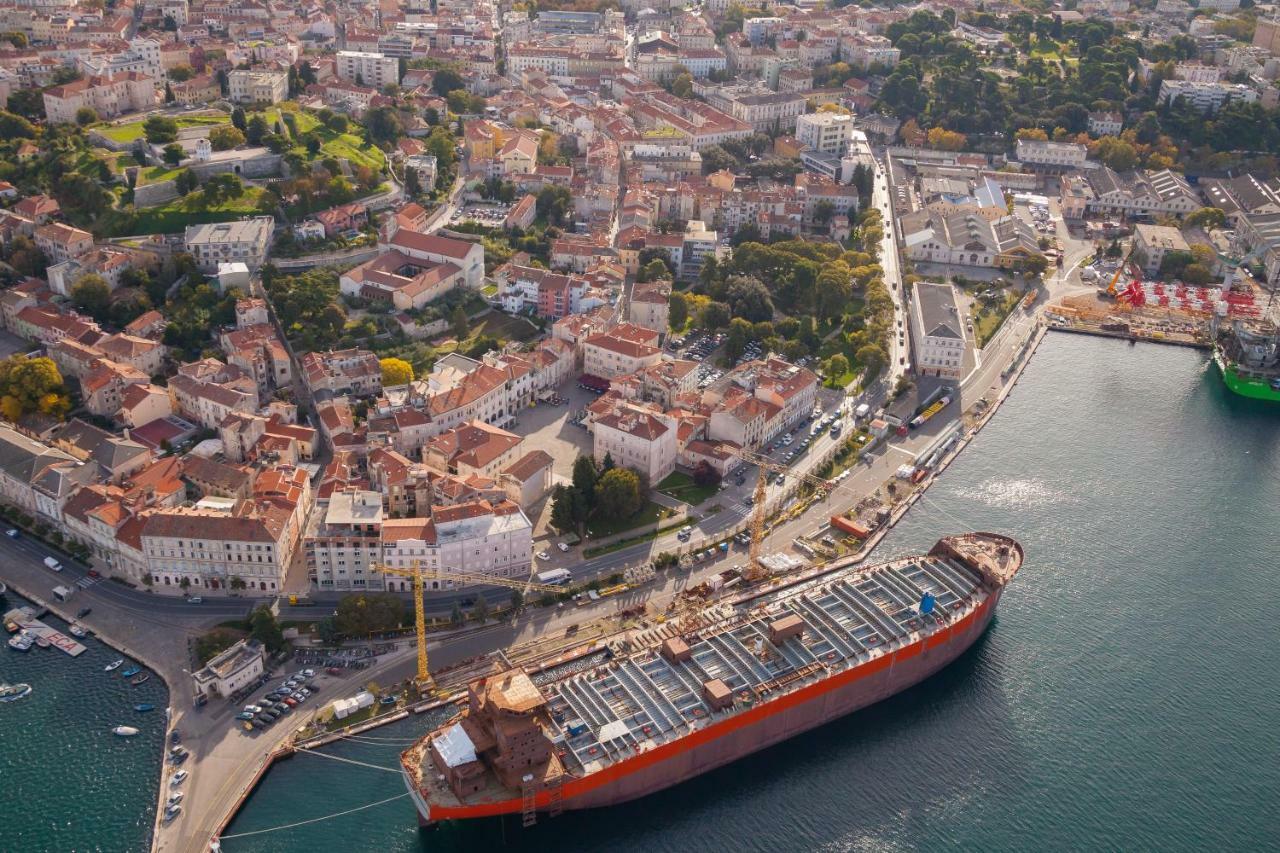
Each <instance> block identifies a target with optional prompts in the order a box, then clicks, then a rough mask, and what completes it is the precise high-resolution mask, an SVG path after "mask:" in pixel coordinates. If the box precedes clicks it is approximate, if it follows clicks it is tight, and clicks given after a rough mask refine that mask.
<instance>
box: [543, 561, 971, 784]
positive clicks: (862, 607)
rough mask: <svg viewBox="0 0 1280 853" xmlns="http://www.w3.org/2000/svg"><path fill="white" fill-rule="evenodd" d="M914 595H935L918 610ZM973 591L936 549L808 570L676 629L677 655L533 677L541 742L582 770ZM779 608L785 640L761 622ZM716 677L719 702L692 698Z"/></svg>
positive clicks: (872, 646) (892, 635)
mask: <svg viewBox="0 0 1280 853" xmlns="http://www.w3.org/2000/svg"><path fill="white" fill-rule="evenodd" d="M926 593H928V594H930V595H932V596H933V597H934V599H935V601H936V605H935V608H934V611H933V613H932V614H929V615H922V614H921V613H920V604H921V599H922V598H923V597H924V595H925V594H926ZM984 598H985V590H984V588H983V586H982V581H981V578H980V577H979V575H978V574H977V573H976V572H975V571H973V570H972V569H970V568H968V567H966V566H964V565H962V564H959V563H957V562H955V561H952V560H949V559H944V558H939V557H913V558H911V559H908V560H903V561H899V562H896V563H889V564H885V565H881V566H877V567H875V568H874V569H870V570H864V571H861V572H859V571H857V570H849V571H847V572H841V573H838V574H835V575H830V576H826V577H822V578H818V579H815V580H814V581H811V582H808V583H806V584H803V585H801V586H798V587H792V588H790V589H787V590H785V591H781V592H779V593H776V594H773V595H768V596H765V597H763V598H761V599H758V600H757V602H756V604H755V606H753V607H752V608H751V610H750V611H747V612H741V613H736V614H734V615H733V616H731V617H729V618H728V619H727V620H724V621H721V622H713V623H711V624H709V625H706V626H701V627H696V628H694V629H693V630H691V631H689V632H687V633H685V634H683V635H681V639H682V640H684V641H685V642H686V643H687V645H688V647H689V651H690V655H689V657H688V659H687V660H684V661H678V662H673V661H671V660H668V659H667V657H664V656H663V655H662V654H660V653H659V650H658V647H657V646H650V647H647V648H642V649H641V650H639V651H637V652H635V653H633V654H630V655H628V656H626V657H623V658H620V659H618V660H615V661H613V662H610V663H608V664H605V665H602V666H600V667H597V668H596V669H594V670H589V671H586V672H583V673H578V674H575V675H571V676H569V677H566V678H564V679H562V680H560V681H556V682H552V683H551V684H548V685H545V686H544V687H543V688H542V689H543V693H544V695H546V696H547V699H548V704H549V709H550V711H551V715H552V718H553V719H554V720H555V721H556V722H557V723H558V724H559V734H558V735H555V736H553V741H555V742H556V743H557V746H558V748H560V750H561V756H562V761H563V762H564V764H565V766H566V768H567V769H569V770H570V771H571V772H574V773H575V774H576V775H587V774H590V773H594V772H597V771H599V770H601V769H603V768H605V767H607V766H609V765H610V764H612V763H614V762H617V761H620V760H624V759H626V758H628V757H630V756H631V755H633V754H634V753H636V752H638V751H641V750H644V749H649V748H652V747H653V746H656V745H661V744H662V743H665V742H667V741H670V740H673V739H676V738H680V737H684V736H685V735H687V734H689V733H690V732H691V731H694V730H696V729H697V728H699V727H701V726H703V725H708V724H710V723H711V722H713V721H715V720H717V719H719V718H722V717H724V716H727V715H732V714H734V713H740V712H742V711H743V710H745V709H747V708H750V707H751V706H752V705H754V704H756V703H757V702H760V701H765V700H768V699H771V698H773V697H774V696H775V695H777V694H780V693H785V692H790V691H791V690H794V689H797V688H799V687H801V686H803V685H804V684H807V683H809V682H811V681H813V680H815V679H820V678H827V677H829V676H830V675H831V674H833V673H835V672H838V671H841V670H844V669H847V668H850V667H855V666H859V665H861V664H863V663H865V662H867V661H869V660H871V659H873V658H875V657H878V656H881V655H885V654H891V653H892V652H893V650H895V649H896V648H898V647H900V646H902V645H906V644H908V643H911V642H915V641H916V640H918V639H920V637H921V636H922V635H925V634H929V633H932V632H933V631H935V630H937V629H938V627H940V626H942V625H945V624H947V623H948V622H950V621H951V620H953V619H956V618H959V617H961V616H963V615H964V614H965V613H966V612H967V611H968V610H969V609H971V608H973V607H975V606H977V605H978V604H979V603H981V600H982V599H984ZM789 616H797V617H799V619H800V620H801V622H802V623H803V632H802V633H801V635H800V636H799V637H797V638H796V639H795V640H794V641H793V640H788V641H787V642H783V643H779V644H774V643H772V642H771V641H770V625H771V624H772V623H774V622H776V621H777V620H779V619H782V618H784V617H789ZM717 679H718V680H719V681H721V682H723V683H724V684H725V685H726V686H727V687H728V688H729V690H730V691H731V693H732V695H733V700H734V701H733V705H732V707H730V708H728V709H725V710H716V709H715V708H713V707H712V705H711V704H709V702H708V701H707V699H706V698H705V697H704V693H703V685H704V684H706V683H707V682H708V681H713V680H717Z"/></svg>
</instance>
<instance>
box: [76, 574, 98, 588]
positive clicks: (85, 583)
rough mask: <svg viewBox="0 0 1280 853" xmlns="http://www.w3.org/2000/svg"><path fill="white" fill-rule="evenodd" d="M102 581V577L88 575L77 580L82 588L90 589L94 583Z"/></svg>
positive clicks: (77, 584)
mask: <svg viewBox="0 0 1280 853" xmlns="http://www.w3.org/2000/svg"><path fill="white" fill-rule="evenodd" d="M101 582H102V578H91V577H88V576H86V577H83V578H80V580H78V581H76V586H78V587H80V588H81V589H88V588H89V587H91V586H93V585H94V584H97V583H101Z"/></svg>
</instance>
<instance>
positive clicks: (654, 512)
mask: <svg viewBox="0 0 1280 853" xmlns="http://www.w3.org/2000/svg"><path fill="white" fill-rule="evenodd" d="M672 515H675V510H672V509H668V508H667V507H665V506H662V505H661V504H656V503H654V502H653V501H648V502H647V503H646V504H645V505H644V506H643V507H642V508H641V509H640V511H639V512H637V513H636V514H635V515H633V516H631V517H630V518H611V519H599V520H596V521H592V522H590V523H588V524H587V538H588V539H603V538H604V537H606V536H613V535H614V534H615V533H621V532H623V531H624V530H633V529H635V528H637V527H643V526H644V525H646V524H656V523H658V522H659V521H662V520H663V519H664V518H669V517H671V516H672Z"/></svg>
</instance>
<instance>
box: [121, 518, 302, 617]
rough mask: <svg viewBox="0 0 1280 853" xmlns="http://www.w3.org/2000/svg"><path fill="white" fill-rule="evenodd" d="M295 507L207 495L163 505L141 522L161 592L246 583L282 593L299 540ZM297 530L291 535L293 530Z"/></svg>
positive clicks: (222, 589)
mask: <svg viewBox="0 0 1280 853" xmlns="http://www.w3.org/2000/svg"><path fill="white" fill-rule="evenodd" d="M291 515H292V511H291V510H289V509H287V508H284V507H280V506H276V505H274V504H271V503H266V502H260V503H257V504H255V503H254V502H253V501H248V500H240V501H235V500H232V499H213V500H209V499H206V500H205V501H201V503H200V505H197V506H196V507H179V508H177V509H167V510H161V511H158V512H155V513H152V514H151V515H149V516H147V517H146V520H145V521H144V522H143V525H142V535H141V542H142V551H143V553H144V554H145V556H146V560H147V569H148V572H149V574H150V575H151V581H152V582H151V586H150V589H152V590H154V591H156V592H162V593H164V592H167V593H173V594H176V593H179V592H189V593H191V594H205V595H207V594H209V593H211V592H212V593H226V592H230V591H231V589H232V587H233V581H234V582H235V584H234V586H235V587H236V588H239V587H240V583H241V582H243V583H244V584H245V587H246V588H247V589H252V590H254V591H255V592H268V593H272V592H279V591H280V590H281V589H282V588H283V587H284V579H285V575H286V574H287V573H288V570H289V562H290V560H291V559H292V558H293V551H294V547H295V546H296V544H297V539H296V532H297V531H296V529H295V528H294V527H293V526H292V525H291V524H290V520H291V519H290V517H291ZM291 533H292V534H294V535H292V536H291V535H290V534H291Z"/></svg>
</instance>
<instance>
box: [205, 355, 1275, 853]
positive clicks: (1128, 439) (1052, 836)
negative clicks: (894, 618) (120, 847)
mask: <svg viewBox="0 0 1280 853" xmlns="http://www.w3.org/2000/svg"><path fill="white" fill-rule="evenodd" d="M1278 427H1280V411H1277V410H1275V409H1268V408H1266V407H1264V406H1262V405H1259V404H1255V403H1252V402H1250V401H1247V400H1244V399H1242V398H1239V397H1234V396H1232V395H1230V394H1229V393H1227V392H1226V391H1225V389H1224V388H1223V387H1222V384H1221V381H1220V380H1219V378H1218V377H1217V376H1216V375H1215V374H1213V373H1212V371H1211V369H1210V368H1208V367H1207V362H1206V359H1205V358H1204V356H1203V354H1201V353H1198V352H1195V351H1191V350H1185V349H1177V348H1173V347H1162V346H1156V345H1139V346H1130V345H1128V344H1126V343H1124V342H1119V341H1111V340H1101V339H1092V338H1083V337H1075V336H1066V335H1051V336H1050V337H1049V338H1048V339H1047V340H1046V341H1045V342H1044V343H1043V344H1042V345H1041V348H1040V350H1039V351H1038V352H1037V354H1036V356H1035V357H1034V359H1033V360H1032V362H1031V364H1030V365H1029V367H1028V369H1027V372H1026V374H1024V376H1023V379H1022V381H1021V382H1020V383H1019V385H1018V386H1017V387H1016V389H1015V390H1014V392H1013V395H1012V396H1011V397H1010V399H1009V400H1008V402H1007V403H1006V404H1005V406H1004V407H1002V409H1001V410H1000V412H999V413H998V414H997V415H996V417H995V418H994V419H993V420H992V422H991V423H990V424H989V425H988V426H987V428H986V429H984V430H983V432H982V433H981V434H980V435H979V436H978V437H977V439H976V440H975V441H974V442H973V444H972V445H970V447H969V448H968V449H966V450H965V452H964V453H963V454H961V456H960V457H959V459H957V460H956V462H955V463H954V464H953V465H952V466H951V467H950V468H949V469H948V470H947V471H946V472H945V473H944V474H943V476H942V478H941V479H940V480H939V482H938V483H936V484H935V485H934V486H933V487H932V488H931V489H930V490H929V491H928V492H927V494H926V497H925V498H924V500H923V501H922V502H921V503H920V504H919V505H918V506H917V507H916V508H915V509H913V510H912V512H911V513H909V514H908V515H907V517H906V519H904V521H903V522H902V523H901V524H900V525H899V526H898V528H897V529H896V530H894V531H893V533H892V534H891V536H890V537H889V538H888V539H887V540H886V542H885V544H884V545H883V546H882V548H881V549H880V550H879V551H878V553H877V554H876V558H877V559H883V558H888V557H891V556H897V555H901V554H906V553H910V552H913V551H917V550H920V549H924V548H927V547H929V546H930V545H931V544H932V542H933V541H934V540H935V539H936V538H937V537H938V536H939V535H941V534H945V533H950V532H956V531H961V530H967V529H973V528H977V529H984V530H993V531H1000V532H1005V533H1010V534H1012V535H1014V536H1016V537H1018V538H1019V539H1020V540H1021V541H1022V542H1023V543H1024V545H1025V546H1026V552H1027V564H1026V566H1025V568H1024V569H1023V571H1022V573H1021V574H1020V575H1019V577H1018V578H1017V579H1016V581H1015V582H1014V584H1013V585H1012V586H1011V587H1010V588H1009V590H1007V591H1006V594H1005V596H1004V599H1003V601H1002V602H1001V609H1000V613H999V615H998V616H997V618H996V621H995V622H994V624H993V625H992V627H991V630H990V631H989V632H988V633H987V634H986V636H985V637H984V638H983V639H982V640H981V641H979V643H978V644H977V645H976V646H975V647H974V648H973V649H972V650H971V651H970V653H969V654H967V655H966V656H964V657H963V658H961V659H960V660H959V661H957V662H956V664H954V665H953V666H952V667H951V668H949V669H948V670H946V671H944V672H943V673H941V674H939V675H938V676H936V677H935V678H933V679H932V680H930V681H928V682H926V683H924V684H922V685H920V686H918V687H916V688H914V689H912V690H909V691H907V692H905V693H902V694H900V695H898V696H896V697H894V698H893V699H890V700H889V701H886V702H884V703H882V704H880V705H878V706H875V707H873V708H871V709H868V710H865V711H863V712H861V713H858V714H854V715H852V716H850V717H847V718H844V719H842V720H838V721H836V722H833V723H831V724H829V725H827V726H825V727H823V728H821V729H819V730H817V731H814V732H811V733H809V734H808V735H804V736H801V737H799V738H796V739H793V740H791V741H789V742H787V743H784V744H782V745H780V746H777V747H774V748H772V749H769V750H767V751H765V752H763V753H759V754H757V755H755V756H753V757H751V758H749V759H747V760H745V761H741V762H738V763H737V764H734V765H732V766H730V767H727V768H724V769H721V770H719V771H716V772H713V773H711V774H708V775H706V776H703V777H701V778H698V779H696V780H693V781H691V782H688V783H686V784H683V785H680V786H679V787H677V788H674V789H671V790H668V791H666V792H663V793H661V794H658V795H656V796H653V797H649V798H647V799H645V800H641V801H638V802H635V803H630V804H626V805H623V806H619V807H616V808H612V809H609V810H605V811H596V812H586V813H567V814H565V815H562V816H560V817H558V818H555V819H545V818H544V819H542V820H540V821H539V823H538V825H537V826H536V827H534V828H533V829H531V830H524V829H521V828H520V823H519V819H518V818H508V819H506V820H505V821H501V820H490V821H482V822H473V823H466V824H457V825H445V826H441V827H439V828H437V829H435V830H432V831H429V832H426V833H419V831H418V829H417V827H416V826H415V821H414V815H413V810H412V807H411V806H410V805H409V801H408V800H407V799H398V800H392V801H391V802H387V803H383V804H381V805H377V806H374V807H372V808H369V809H366V810H364V811H360V812H355V813H352V814H348V815H345V816H343V817H339V818H335V819H332V820H326V821H321V822H317V823H314V824H307V825H303V826H297V827H293V828H290V829H287V830H284V831H280V832H266V833H263V834H260V835H251V836H242V837H240V838H228V839H227V840H226V841H225V842H224V849H225V850H227V851H229V853H247V851H282V853H288V851H299V853H302V851H311V850H315V849H322V848H325V847H344V848H345V847H351V846H358V847H361V848H364V849H378V850H384V851H418V850H428V851H450V853H452V852H453V851H457V853H463V851H469V850H481V849H494V848H496V847H499V846H505V848H508V849H512V850H529V851H534V850H538V851H544V850H545V851H555V850H565V849H574V850H608V851H613V853H617V851H637V853H639V852H640V851H644V853H652V852H653V851H671V853H686V852H687V851H702V850H705V851H718V850H760V851H775V850H874V851H883V850H929V849H941V848H959V849H982V850H988V851H990V850H1002V851H1003V850H1008V851H1020V850H1028V849H1037V848H1038V849H1047V850H1097V849H1112V850H1116V849H1121V850H1206V849H1211V850H1224V849H1237V850H1239V849H1274V846H1275V838H1276V837H1277V833H1278V832H1280V814H1278V813H1277V811H1276V809H1275V808H1274V805H1275V803H1276V802H1280V768H1278V767H1277V764H1276V762H1275V761H1274V759H1275V755H1276V753H1275V742H1276V741H1275V732H1276V731H1280V703H1277V702H1276V701H1275V699H1274V696H1273V695H1272V689H1273V687H1272V681H1273V678H1274V676H1275V674H1276V673H1277V672H1280V651H1278V650H1277V646H1276V643H1275V642H1274V640H1275V636H1276V630H1275V623H1274V620H1273V619H1272V618H1271V617H1270V615H1268V614H1269V611H1270V602H1269V600H1268V599H1269V592H1268V590H1270V589H1271V588H1273V587H1274V586H1275V585H1276V584H1277V582H1280V565H1278V563H1277V560H1276V558H1275V555H1276V553H1277V552H1278V551H1280V429H1278ZM424 728H425V727H424V725H423V724H422V723H421V722H420V721H414V720H409V721H405V722H403V723H399V724H396V725H394V726H389V727H386V728H383V729H380V730H377V731H374V732H371V733H370V737H371V738H373V737H380V738H385V739H386V740H385V741H375V740H372V739H367V740H365V741H362V742H359V743H346V744H343V745H341V746H339V747H336V748H334V753H335V754H339V755H341V756H343V757H348V758H353V759H356V760H360V761H364V762H367V763H369V764H372V765H375V766H379V767H385V768H393V767H395V765H396V755H397V753H398V751H399V750H400V749H401V748H402V747H403V744H404V743H406V742H407V741H408V740H409V739H410V738H412V737H413V736H414V735H416V734H418V733H419V732H420V731H422V730H423V729H424ZM320 764H329V765H332V766H331V767H318V766H316V765H320ZM402 793H403V786H402V783H401V781H400V779H399V777H398V776H396V775H395V774H392V773H387V772H384V771H382V770H377V769H371V768H362V767H355V766H352V765H349V764H337V763H335V762H326V761H324V760H323V759H319V758H316V757H311V756H299V757H296V758H294V759H291V760H290V761H287V762H285V763H283V764H281V765H279V766H278V768H277V769H275V770H273V771H272V772H271V774H270V775H269V776H268V777H267V779H266V780H265V782H264V784H263V785H262V787H261V788H260V789H259V790H258V792H257V793H256V794H255V795H254V796H253V798H252V799H251V800H250V801H249V803H248V804H247V807H246V808H245V810H244V811H243V812H242V814H241V815H240V817H239V818H238V819H237V820H236V821H235V822H234V823H233V824H232V825H231V827H230V828H229V830H228V834H229V835H234V834H238V833H246V832H254V831H259V830H263V829H270V828H272V827H275V826H280V825H283V824H289V823H295V822H297V821H301V820H307V819H311V818H317V817H323V816H325V815H328V814H331V813H334V812H338V811H342V810H346V809H350V808H355V807H358V806H361V805H365V804H369V803H375V802H378V801H381V800H385V799H387V798H389V797H397V796H399V795H401V794H402Z"/></svg>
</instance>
